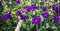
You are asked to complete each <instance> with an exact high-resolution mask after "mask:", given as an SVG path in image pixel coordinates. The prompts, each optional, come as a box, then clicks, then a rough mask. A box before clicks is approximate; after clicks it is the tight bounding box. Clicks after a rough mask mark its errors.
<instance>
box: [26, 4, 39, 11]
mask: <svg viewBox="0 0 60 31" xmlns="http://www.w3.org/2000/svg"><path fill="white" fill-rule="evenodd" d="M25 8H26V10H27V12H31V11H32V12H33V11H35V9H37V8H39V7H38V6H35V5H34V4H32V5H31V6H25Z"/></svg>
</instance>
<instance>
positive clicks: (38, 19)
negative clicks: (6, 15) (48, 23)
mask: <svg viewBox="0 0 60 31" xmlns="http://www.w3.org/2000/svg"><path fill="white" fill-rule="evenodd" d="M40 22H41V18H39V17H38V16H34V17H33V18H32V24H40Z"/></svg>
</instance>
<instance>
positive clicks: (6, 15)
mask: <svg viewBox="0 0 60 31" xmlns="http://www.w3.org/2000/svg"><path fill="white" fill-rule="evenodd" d="M8 18H10V14H8V13H6V14H3V15H2V20H3V21H5V20H7V19H8Z"/></svg>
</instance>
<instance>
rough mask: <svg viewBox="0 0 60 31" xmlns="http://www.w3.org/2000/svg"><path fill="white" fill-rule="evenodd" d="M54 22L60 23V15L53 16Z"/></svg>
mask: <svg viewBox="0 0 60 31" xmlns="http://www.w3.org/2000/svg"><path fill="white" fill-rule="evenodd" d="M53 20H54V22H57V23H59V22H60V16H58V15H55V16H53Z"/></svg>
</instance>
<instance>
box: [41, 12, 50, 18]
mask: <svg viewBox="0 0 60 31" xmlns="http://www.w3.org/2000/svg"><path fill="white" fill-rule="evenodd" d="M41 15H42V17H43V18H48V17H49V13H48V12H46V11H44V12H42V14H41Z"/></svg>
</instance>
